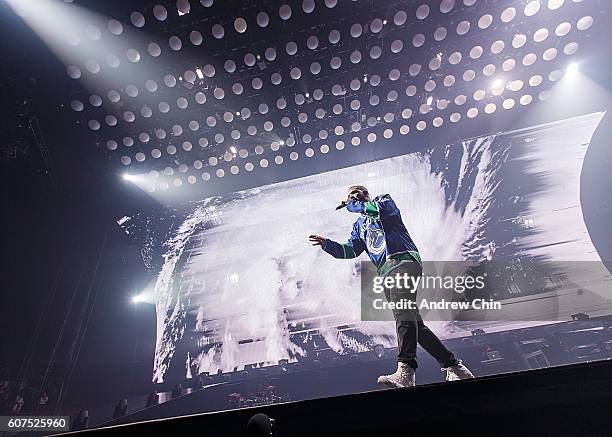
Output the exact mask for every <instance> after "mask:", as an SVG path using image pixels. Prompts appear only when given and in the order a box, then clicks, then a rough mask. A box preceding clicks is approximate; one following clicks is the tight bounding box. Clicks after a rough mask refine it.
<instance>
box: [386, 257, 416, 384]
mask: <svg viewBox="0 0 612 437" xmlns="http://www.w3.org/2000/svg"><path fill="white" fill-rule="evenodd" d="M412 264H415V265H416V263H410V265H407V266H401V267H398V268H396V269H394V270H393V271H392V272H393V275H395V274H397V273H399V274H409V275H414V274H415V268H416V269H417V270H419V271H420V266H418V265H416V266H414V265H412ZM385 297H386V298H387V301H388V302H394V303H400V302H402V301H403V300H404V301H411V302H416V294H415V293H412V292H411V291H410V290H406V289H398V288H395V287H394V288H391V289H385ZM393 317H394V318H395V329H396V332H397V346H398V353H397V370H396V371H395V373H393V374H391V375H383V376H381V377H380V378H378V383H379V384H383V385H386V386H388V387H411V386H413V385H414V384H415V370H416V368H417V366H418V365H417V360H416V350H417V341H418V321H419V320H420V316H419V310H418V309H417V308H416V307H415V308H413V309H409V308H403V309H394V310H393Z"/></svg>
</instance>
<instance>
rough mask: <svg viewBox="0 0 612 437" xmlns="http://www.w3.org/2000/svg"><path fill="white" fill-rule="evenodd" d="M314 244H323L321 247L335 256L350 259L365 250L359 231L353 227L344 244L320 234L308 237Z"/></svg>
mask: <svg viewBox="0 0 612 437" xmlns="http://www.w3.org/2000/svg"><path fill="white" fill-rule="evenodd" d="M308 239H309V240H310V242H311V243H312V245H313V246H321V248H322V249H323V250H324V251H325V252H327V253H329V254H330V255H331V256H333V257H334V258H341V259H350V258H356V257H358V256H359V255H360V254H361V252H363V251H364V250H365V246H364V244H363V241H361V238H359V234H358V232H357V231H356V230H355V228H353V232H351V236H350V238H349V240H348V242H346V243H344V244H340V243H337V242H335V241H333V240H330V239H329V238H325V237H321V236H319V235H311V236H310V237H308Z"/></svg>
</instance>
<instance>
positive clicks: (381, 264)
mask: <svg viewBox="0 0 612 437" xmlns="http://www.w3.org/2000/svg"><path fill="white" fill-rule="evenodd" d="M344 207H346V209H348V210H349V211H350V212H354V213H359V214H361V215H360V217H359V218H358V219H357V221H356V222H355V223H354V224H353V230H352V232H351V236H350V238H349V240H348V242H347V243H344V244H340V243H336V242H335V241H332V240H329V239H327V238H324V237H321V236H318V235H311V236H310V237H309V239H310V241H311V242H312V243H313V245H314V246H321V248H322V249H323V250H324V251H325V252H327V253H329V254H330V255H332V256H333V257H334V258H344V259H347V258H356V257H358V256H359V255H360V254H361V253H362V252H363V251H366V252H367V253H368V255H369V257H370V260H371V261H372V262H373V263H374V265H375V266H376V269H377V272H378V275H379V276H382V277H386V276H388V275H391V274H393V276H395V275H397V274H398V273H399V274H400V275H401V274H408V275H411V276H413V275H419V276H420V274H421V271H422V263H421V257H420V255H419V251H418V249H417V247H416V245H415V244H414V242H413V241H412V238H410V235H409V234H408V230H407V229H406V227H405V226H404V223H403V222H402V217H401V215H400V211H399V209H398V208H397V206H396V205H395V202H394V201H393V199H391V196H389V195H388V194H383V195H381V196H377V197H375V198H374V199H371V198H370V194H369V193H368V190H367V189H366V188H365V187H363V186H361V185H354V186H352V187H350V188H349V192H348V196H347V200H346V201H344V202H342V203H341V204H340V206H339V207H338V208H337V209H340V208H344ZM411 296H412V297H411V299H416V290H413V291H412V293H411ZM385 297H386V298H387V301H394V302H397V301H399V299H400V298H403V297H406V292H405V291H402V290H398V289H397V288H395V289H393V288H392V289H390V290H389V289H385ZM393 316H394V318H395V324H396V329H397V343H398V348H399V351H398V356H397V361H398V363H397V370H396V372H395V373H393V374H391V375H383V376H381V377H379V378H378V383H379V384H382V385H385V386H387V387H411V386H414V384H415V370H416V368H417V360H416V350H417V342H418V344H420V345H421V346H422V347H423V349H425V350H426V351H427V352H428V353H429V354H431V355H432V356H433V357H434V358H435V359H436V360H438V362H439V363H440V365H441V366H442V370H444V371H446V380H447V381H454V380H458V379H469V378H473V377H474V375H472V372H470V371H469V369H468V368H467V367H465V366H464V365H463V364H462V363H461V361H460V360H458V359H457V358H455V356H454V355H453V354H452V352H451V351H449V350H448V349H447V348H446V347H445V346H444V345H443V344H442V342H441V341H440V339H439V338H438V337H437V336H436V334H434V333H433V332H432V331H431V330H430V329H429V328H428V327H427V326H425V324H424V323H423V319H422V318H421V316H420V314H419V310H418V309H417V308H415V309H403V310H396V309H394V310H393Z"/></svg>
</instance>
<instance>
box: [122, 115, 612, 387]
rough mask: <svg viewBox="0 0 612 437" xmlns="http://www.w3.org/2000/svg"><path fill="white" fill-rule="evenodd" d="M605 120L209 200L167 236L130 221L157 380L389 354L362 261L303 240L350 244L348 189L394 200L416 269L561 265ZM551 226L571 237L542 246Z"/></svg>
mask: <svg viewBox="0 0 612 437" xmlns="http://www.w3.org/2000/svg"><path fill="white" fill-rule="evenodd" d="M601 117H602V114H601V113H594V114H590V115H587V116H583V117H577V118H574V119H569V120H564V121H561V122H557V123H553V124H551V125H546V126H536V127H533V128H529V129H523V130H521V131H514V132H506V133H500V134H497V135H489V136H483V137H480V138H474V139H470V140H465V141H462V142H459V143H455V144H450V145H444V146H440V147H434V148H431V149H428V150H425V151H423V152H420V153H411V154H408V155H403V156H398V157H394V158H389V159H385V160H381V161H376V162H371V163H367V164H362V165H358V166H354V167H350V168H345V169H341V170H336V171H332V172H328V173H323V174H319V175H314V176H309V177H305V178H300V179H295V180H291V181H286V182H281V183H277V184H273V185H268V186H265V187H261V188H256V189H251V190H245V191H242V192H238V193H233V194H231V195H224V196H217V197H213V198H208V199H204V200H202V201H200V202H197V203H194V204H192V205H190V206H189V209H190V212H188V213H187V214H186V215H184V216H181V215H180V214H175V220H174V222H172V223H174V224H171V225H170V228H169V229H168V232H167V233H164V232H160V231H159V230H158V229H155V228H156V226H158V225H156V223H157V222H156V221H155V220H153V219H151V217H144V216H142V215H136V216H134V217H131V218H128V219H127V220H125V223H122V226H123V227H124V228H125V229H126V230H128V229H129V230H130V231H131V232H132V233H135V234H139V235H141V242H142V243H143V246H144V247H143V255H146V256H145V259H148V260H149V261H148V262H149V264H150V265H151V268H152V269H153V271H154V273H155V274H156V281H155V286H154V289H155V296H156V302H157V303H156V309H157V346H156V353H155V363H154V372H153V380H154V381H156V382H162V381H163V380H164V376H165V375H166V373H167V371H168V369H169V368H170V366H181V367H182V368H183V369H184V371H185V374H189V375H191V374H192V373H193V372H192V370H195V371H196V372H198V373H201V372H209V373H210V374H214V373H217V372H218V371H223V372H227V371H232V370H234V369H238V370H240V369H242V368H244V366H245V365H248V364H256V363H258V364H261V365H268V364H277V363H278V361H279V360H284V359H286V360H288V361H294V360H298V359H300V358H301V357H304V356H310V357H314V356H319V354H325V353H327V352H332V353H340V354H348V353H356V352H361V351H367V350H372V349H373V348H374V346H376V345H382V346H384V347H393V346H395V341H396V340H395V333H394V331H395V329H394V324H393V322H361V321H360V319H359V318H360V300H359V288H360V282H359V281H360V278H359V263H358V260H337V259H333V258H331V257H330V256H328V255H327V254H326V253H324V252H323V251H321V250H320V249H319V248H317V247H312V246H311V245H310V244H309V242H308V240H307V237H308V235H310V234H319V235H323V236H325V237H327V238H331V239H333V240H335V241H339V242H345V241H346V240H347V238H348V236H349V233H350V229H351V225H352V222H353V221H354V220H355V219H356V217H355V216H353V215H351V214H350V213H348V212H346V211H335V209H334V208H335V206H336V205H337V203H338V202H339V200H342V199H343V198H344V197H345V196H346V189H347V187H348V186H350V185H352V184H362V185H365V186H366V187H368V189H369V190H370V192H371V193H373V194H383V193H389V194H391V196H392V197H393V198H394V200H395V202H396V204H397V205H398V207H399V208H400V210H401V212H402V218H403V220H404V223H405V224H406V226H407V228H408V230H409V232H410V233H411V235H412V237H413V239H414V241H415V242H416V244H417V246H418V247H419V250H420V252H421V255H422V258H423V259H424V260H444V261H453V260H457V261H459V260H474V261H480V260H485V259H486V260H491V259H493V260H495V259H504V258H506V259H512V258H514V257H517V256H522V257H525V256H529V257H533V258H537V259H562V257H563V254H567V253H568V252H569V251H571V246H572V245H573V244H574V245H575V244H582V246H581V247H584V243H585V241H584V239H585V237H584V230H585V225H584V221H583V218H582V213H581V211H580V207H579V206H580V198H579V177H580V169H581V162H582V158H583V157H584V154H585V153H586V146H588V142H589V141H590V138H591V136H592V134H593V132H594V130H595V128H596V127H597V124H598V123H599V121H600V120H601ZM585 145H586V146H585ZM553 156H554V157H555V159H554V160H553V161H554V162H555V165H554V166H552V167H551V166H550V165H549V164H548V163H549V162H550V160H551V158H552V157H553ZM560 181H562V182H561V188H560V186H559V183H560ZM568 187H569V188H568ZM560 190H561V191H562V192H561V193H560V192H559V191H560ZM567 205H571V206H573V209H572V208H570V209H569V212H567V211H566V212H565V213H563V215H559V214H555V213H553V211H556V210H559V209H560V208H564V207H566V206H567ZM566 209H567V208H566ZM541 217H545V219H543V220H541ZM164 223H166V225H165V226H168V223H169V221H168V220H165V222H164ZM559 226H563V233H564V235H566V236H568V237H571V238H566V239H565V240H568V241H565V240H564V241H563V243H559V244H552V245H550V243H551V242H554V241H558V240H559V239H558V235H557V233H558V227H559ZM158 227H159V226H158ZM151 235H154V237H151ZM543 243H546V244H547V245H548V246H547V247H546V248H545V249H542V248H540V246H542V244H543ZM588 243H589V244H590V242H588ZM155 252H158V253H159V256H158V257H157V258H158V259H159V261H158V262H157V263H155V262H152V261H151V258H155V255H152V253H155ZM364 256H365V255H364ZM595 257H596V255H595ZM550 318H551V319H552V316H551V317H550ZM432 328H433V329H435V330H436V331H437V332H438V333H439V334H441V336H442V337H445V336H452V335H457V334H461V333H462V332H463V333H465V332H469V326H463V325H461V324H459V323H453V322H444V323H442V322H440V323H437V324H435V325H434V326H432ZM186 360H187V364H188V365H187V366H186Z"/></svg>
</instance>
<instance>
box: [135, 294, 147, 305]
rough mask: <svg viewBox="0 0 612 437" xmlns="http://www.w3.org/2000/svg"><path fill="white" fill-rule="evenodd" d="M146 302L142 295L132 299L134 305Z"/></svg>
mask: <svg viewBox="0 0 612 437" xmlns="http://www.w3.org/2000/svg"><path fill="white" fill-rule="evenodd" d="M144 301H145V297H144V296H143V295H142V294H137V295H136V296H133V297H132V302H133V303H139V302H144Z"/></svg>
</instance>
